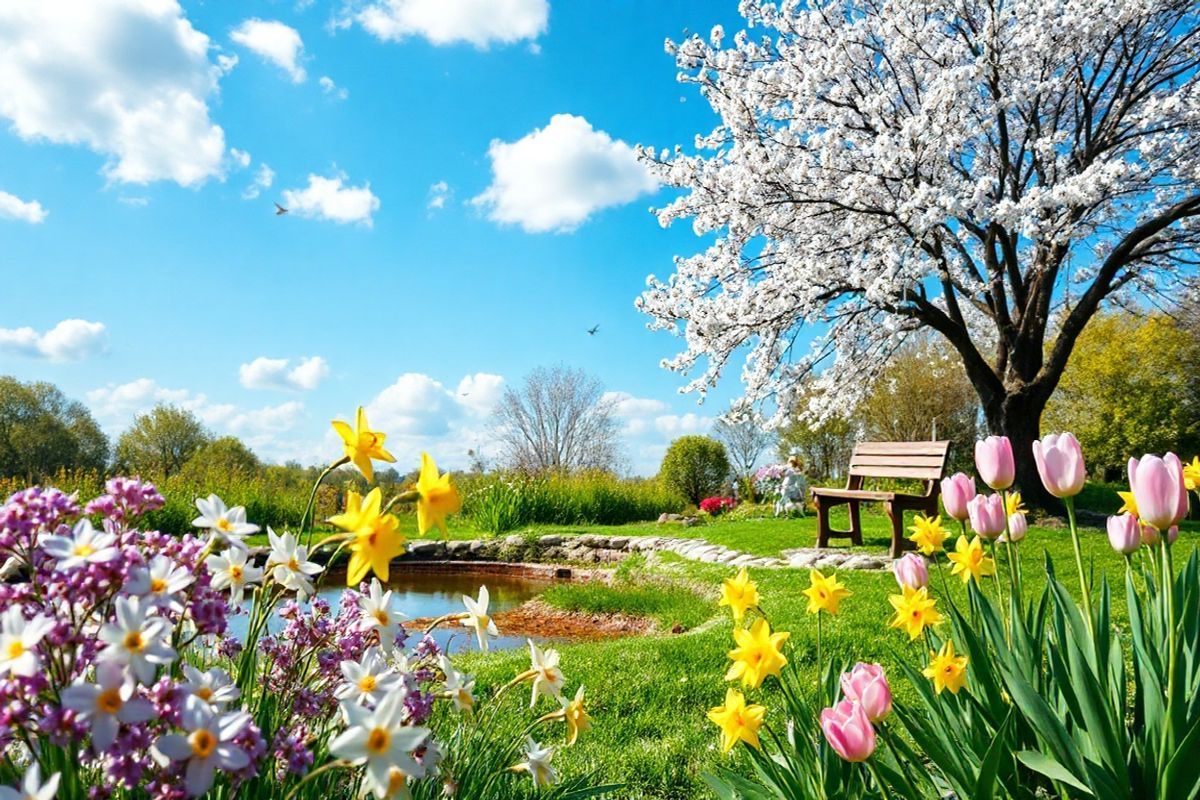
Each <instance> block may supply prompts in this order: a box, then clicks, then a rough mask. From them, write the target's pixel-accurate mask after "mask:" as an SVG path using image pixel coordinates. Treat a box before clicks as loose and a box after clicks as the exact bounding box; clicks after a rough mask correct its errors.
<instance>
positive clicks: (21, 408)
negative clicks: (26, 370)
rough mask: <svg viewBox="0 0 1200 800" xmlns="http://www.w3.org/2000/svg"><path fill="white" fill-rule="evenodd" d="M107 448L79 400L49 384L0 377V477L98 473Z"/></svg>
mask: <svg viewBox="0 0 1200 800" xmlns="http://www.w3.org/2000/svg"><path fill="white" fill-rule="evenodd" d="M108 450H109V445H108V438H107V437H106V436H105V435H104V433H103V432H102V431H101V430H100V428H99V426H98V425H97V424H96V421H95V420H94V419H93V418H92V415H91V413H90V412H89V411H88V410H87V408H86V407H85V406H84V405H83V404H82V403H79V402H77V401H74V400H69V399H67V398H66V397H65V396H64V395H63V394H62V392H60V391H59V390H58V389H57V388H56V387H55V386H53V385H52V384H49V383H40V382H38V383H22V382H21V381H18V380H16V379H15V378H11V377H9V376H6V375H5V376H0V477H20V478H22V479H24V481H25V482H34V481H39V480H42V479H45V478H48V477H49V476H51V475H54V474H55V473H57V472H58V471H60V470H63V469H82V470H89V471H99V470H102V469H104V466H105V462H107V460H108Z"/></svg>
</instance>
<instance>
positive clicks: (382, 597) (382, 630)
mask: <svg viewBox="0 0 1200 800" xmlns="http://www.w3.org/2000/svg"><path fill="white" fill-rule="evenodd" d="M358 610H359V611H360V612H362V619H361V620H360V621H359V630H364V631H371V630H374V631H378V632H379V646H380V647H382V648H383V651H384V652H385V653H391V652H393V651H394V650H395V649H396V639H397V638H398V637H399V636H400V634H401V632H402V631H403V628H402V627H401V625H400V622H401V620H403V619H404V615H403V614H401V613H400V612H399V611H394V610H393V609H392V593H391V592H390V591H387V592H385V591H383V585H382V584H380V583H379V579H378V578H372V579H371V585H370V587H369V588H368V590H367V593H366V594H364V595H360V596H359V598H358Z"/></svg>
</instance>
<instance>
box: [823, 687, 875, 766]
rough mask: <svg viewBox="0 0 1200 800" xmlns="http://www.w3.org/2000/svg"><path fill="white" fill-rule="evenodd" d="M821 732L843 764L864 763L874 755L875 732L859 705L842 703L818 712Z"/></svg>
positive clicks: (845, 701) (850, 701)
mask: <svg viewBox="0 0 1200 800" xmlns="http://www.w3.org/2000/svg"><path fill="white" fill-rule="evenodd" d="M821 731H822V732H823V733H824V734H825V740H826V741H827V742H829V746H830V747H832V748H833V751H834V752H835V753H837V754H838V755H839V756H841V757H842V759H844V760H846V761H866V760H867V759H868V758H870V757H871V754H872V753H874V752H875V728H874V727H872V726H871V720H870V719H868V718H867V712H866V711H865V710H863V707H862V705H861V704H860V703H856V702H855V701H853V700H843V701H842V702H840V703H838V704H837V705H836V706H834V707H833V708H827V709H825V710H824V711H822V712H821Z"/></svg>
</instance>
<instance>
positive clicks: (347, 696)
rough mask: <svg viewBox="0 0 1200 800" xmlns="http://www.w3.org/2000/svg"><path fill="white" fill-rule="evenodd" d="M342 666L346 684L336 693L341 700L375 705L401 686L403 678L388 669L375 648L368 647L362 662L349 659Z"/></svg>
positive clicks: (381, 655)
mask: <svg viewBox="0 0 1200 800" xmlns="http://www.w3.org/2000/svg"><path fill="white" fill-rule="evenodd" d="M340 666H341V668H342V676H343V677H344V678H345V679H346V682H345V683H343V684H342V685H341V686H339V687H338V688H337V691H335V692H334V696H335V697H337V699H339V700H345V701H346V702H350V703H358V704H359V705H375V704H376V703H378V702H379V701H380V700H382V699H383V698H384V696H386V695H387V694H388V693H390V692H392V691H393V690H394V689H396V688H397V687H398V686H399V685H400V681H401V677H400V676H399V675H397V674H396V673H395V672H393V671H392V670H391V669H390V668H389V667H388V665H387V662H386V661H384V659H383V654H382V653H380V651H379V649H378V648H375V647H368V648H367V649H366V651H364V652H363V655H362V659H361V660H360V661H351V660H349V659H347V660H345V661H343V662H342V663H341V665H340Z"/></svg>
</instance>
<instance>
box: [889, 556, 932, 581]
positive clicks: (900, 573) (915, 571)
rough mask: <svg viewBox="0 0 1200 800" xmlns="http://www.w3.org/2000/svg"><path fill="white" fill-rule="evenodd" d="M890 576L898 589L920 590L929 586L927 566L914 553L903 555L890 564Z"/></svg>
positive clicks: (923, 560)
mask: <svg viewBox="0 0 1200 800" xmlns="http://www.w3.org/2000/svg"><path fill="white" fill-rule="evenodd" d="M892 574H893V575H895V576H896V583H898V584H900V588H902V589H903V588H904V587H905V586H907V587H908V588H910V589H920V588H921V587H922V586H926V585H928V584H929V566H928V565H927V564H926V563H925V559H923V558H921V556H919V555H917V554H916V553H905V554H904V555H903V556H901V557H900V558H898V559H896V560H895V561H893V562H892Z"/></svg>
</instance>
